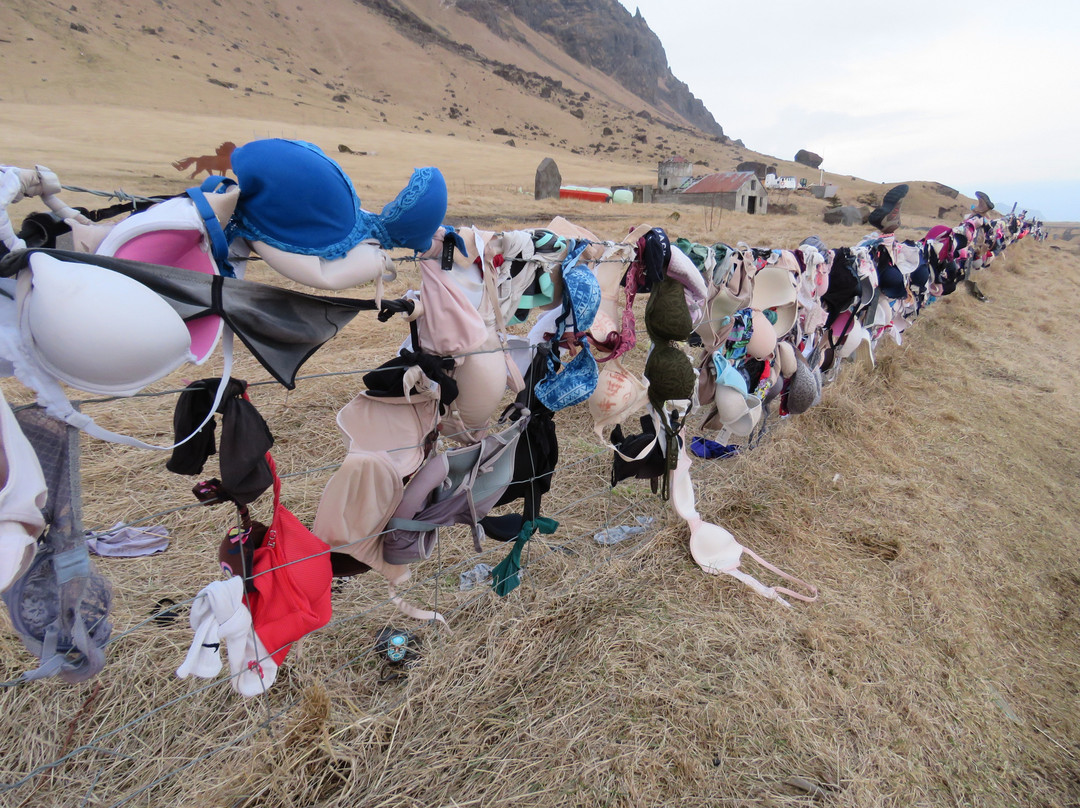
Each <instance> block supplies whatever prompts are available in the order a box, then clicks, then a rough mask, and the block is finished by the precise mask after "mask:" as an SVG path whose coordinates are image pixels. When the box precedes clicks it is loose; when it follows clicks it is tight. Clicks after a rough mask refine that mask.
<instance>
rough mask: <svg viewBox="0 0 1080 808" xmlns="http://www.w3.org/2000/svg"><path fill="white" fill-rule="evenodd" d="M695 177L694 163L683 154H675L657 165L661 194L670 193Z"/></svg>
mask: <svg viewBox="0 0 1080 808" xmlns="http://www.w3.org/2000/svg"><path fill="white" fill-rule="evenodd" d="M693 178H694V164H693V163H691V162H690V161H689V160H687V159H686V158H685V157H682V156H681V155H678V154H674V155H672V156H671V157H669V158H668V159H667V160H664V162H662V163H658V164H657V166H656V188H657V190H658V191H659V192H660V193H661V194H669V193H672V192H673V191H678V190H680V189H682V188H685V187H686V186H687V185H689V184H690V183H691V182H692V181H693Z"/></svg>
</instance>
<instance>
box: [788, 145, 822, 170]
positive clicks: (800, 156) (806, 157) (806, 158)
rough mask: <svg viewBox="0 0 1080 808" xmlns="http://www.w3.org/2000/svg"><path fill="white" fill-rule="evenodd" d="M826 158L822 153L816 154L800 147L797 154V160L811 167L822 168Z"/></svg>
mask: <svg viewBox="0 0 1080 808" xmlns="http://www.w3.org/2000/svg"><path fill="white" fill-rule="evenodd" d="M823 159H824V158H823V157H822V156H821V155H820V154H814V153H813V152H812V151H807V150H806V149H799V151H798V152H796V154H795V162H796V163H799V164H800V165H804V166H809V167H810V168H820V167H821V161H822V160H823Z"/></svg>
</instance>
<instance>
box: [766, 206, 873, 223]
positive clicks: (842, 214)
mask: <svg viewBox="0 0 1080 808" xmlns="http://www.w3.org/2000/svg"><path fill="white" fill-rule="evenodd" d="M769 207H770V208H771V207H772V206H771V205H770V206H769ZM822 215H823V217H824V219H825V224H846V225H847V226H848V227H851V226H853V225H857V224H866V221H867V219H869V218H870V208H868V207H866V206H863V207H860V208H857V207H855V206H854V205H838V206H837V207H835V208H826V209H825V211H824V212H823V214H822Z"/></svg>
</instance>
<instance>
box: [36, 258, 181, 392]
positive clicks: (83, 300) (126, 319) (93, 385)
mask: <svg viewBox="0 0 1080 808" xmlns="http://www.w3.org/2000/svg"><path fill="white" fill-rule="evenodd" d="M30 266H31V269H32V281H31V282H32V289H31V290H30V292H29V293H28V294H27V299H26V300H25V301H24V306H25V309H24V317H25V327H26V329H27V330H28V331H29V335H28V336H29V338H30V342H32V346H33V351H34V353H35V355H36V357H37V359H38V361H39V362H41V364H42V365H43V366H44V367H45V368H46V370H48V371H49V372H50V373H52V374H53V375H54V376H56V378H58V379H60V380H61V381H63V382H65V383H67V384H69V385H71V386H72V387H74V388H76V389H79V390H83V391H86V392H88V393H98V394H101V395H119V396H130V395H134V394H135V393H137V392H138V391H139V390H141V389H142V388H144V387H145V386H146V385H148V384H150V383H152V382H155V381H157V380H158V379H161V378H163V377H164V376H167V375H169V374H170V373H172V372H173V371H174V370H176V369H177V368H178V367H180V365H182V364H183V363H184V362H186V361H187V360H188V359H190V358H191V335H190V334H189V332H188V329H187V327H186V326H185V325H184V321H183V320H182V319H180V316H179V315H178V314H177V313H176V312H175V311H174V310H173V309H172V307H171V306H170V305H169V304H168V303H166V302H165V301H164V300H162V299H161V298H160V297H159V296H158V295H157V294H155V293H154V292H152V291H151V290H150V289H148V288H146V287H145V286H143V285H142V284H140V283H138V282H137V281H134V280H132V279H130V278H128V277H126V276H124V275H121V274H120V273H117V272H112V271H110V270H107V269H102V268H101V267H96V266H93V265H91V264H71V263H67V262H64V261H59V260H57V259H56V258H53V257H52V256H50V255H45V254H43V253H35V254H34V255H32V256H31V257H30Z"/></svg>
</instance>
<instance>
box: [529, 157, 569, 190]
mask: <svg viewBox="0 0 1080 808" xmlns="http://www.w3.org/2000/svg"><path fill="white" fill-rule="evenodd" d="M561 185H562V174H561V173H560V172H559V166H558V165H556V164H555V161H554V160H552V159H551V158H550V157H545V158H544V159H543V160H542V161H541V162H540V165H538V166H537V167H536V186H535V191H534V195H533V198H534V199H558V198H559V187H560V186H561Z"/></svg>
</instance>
